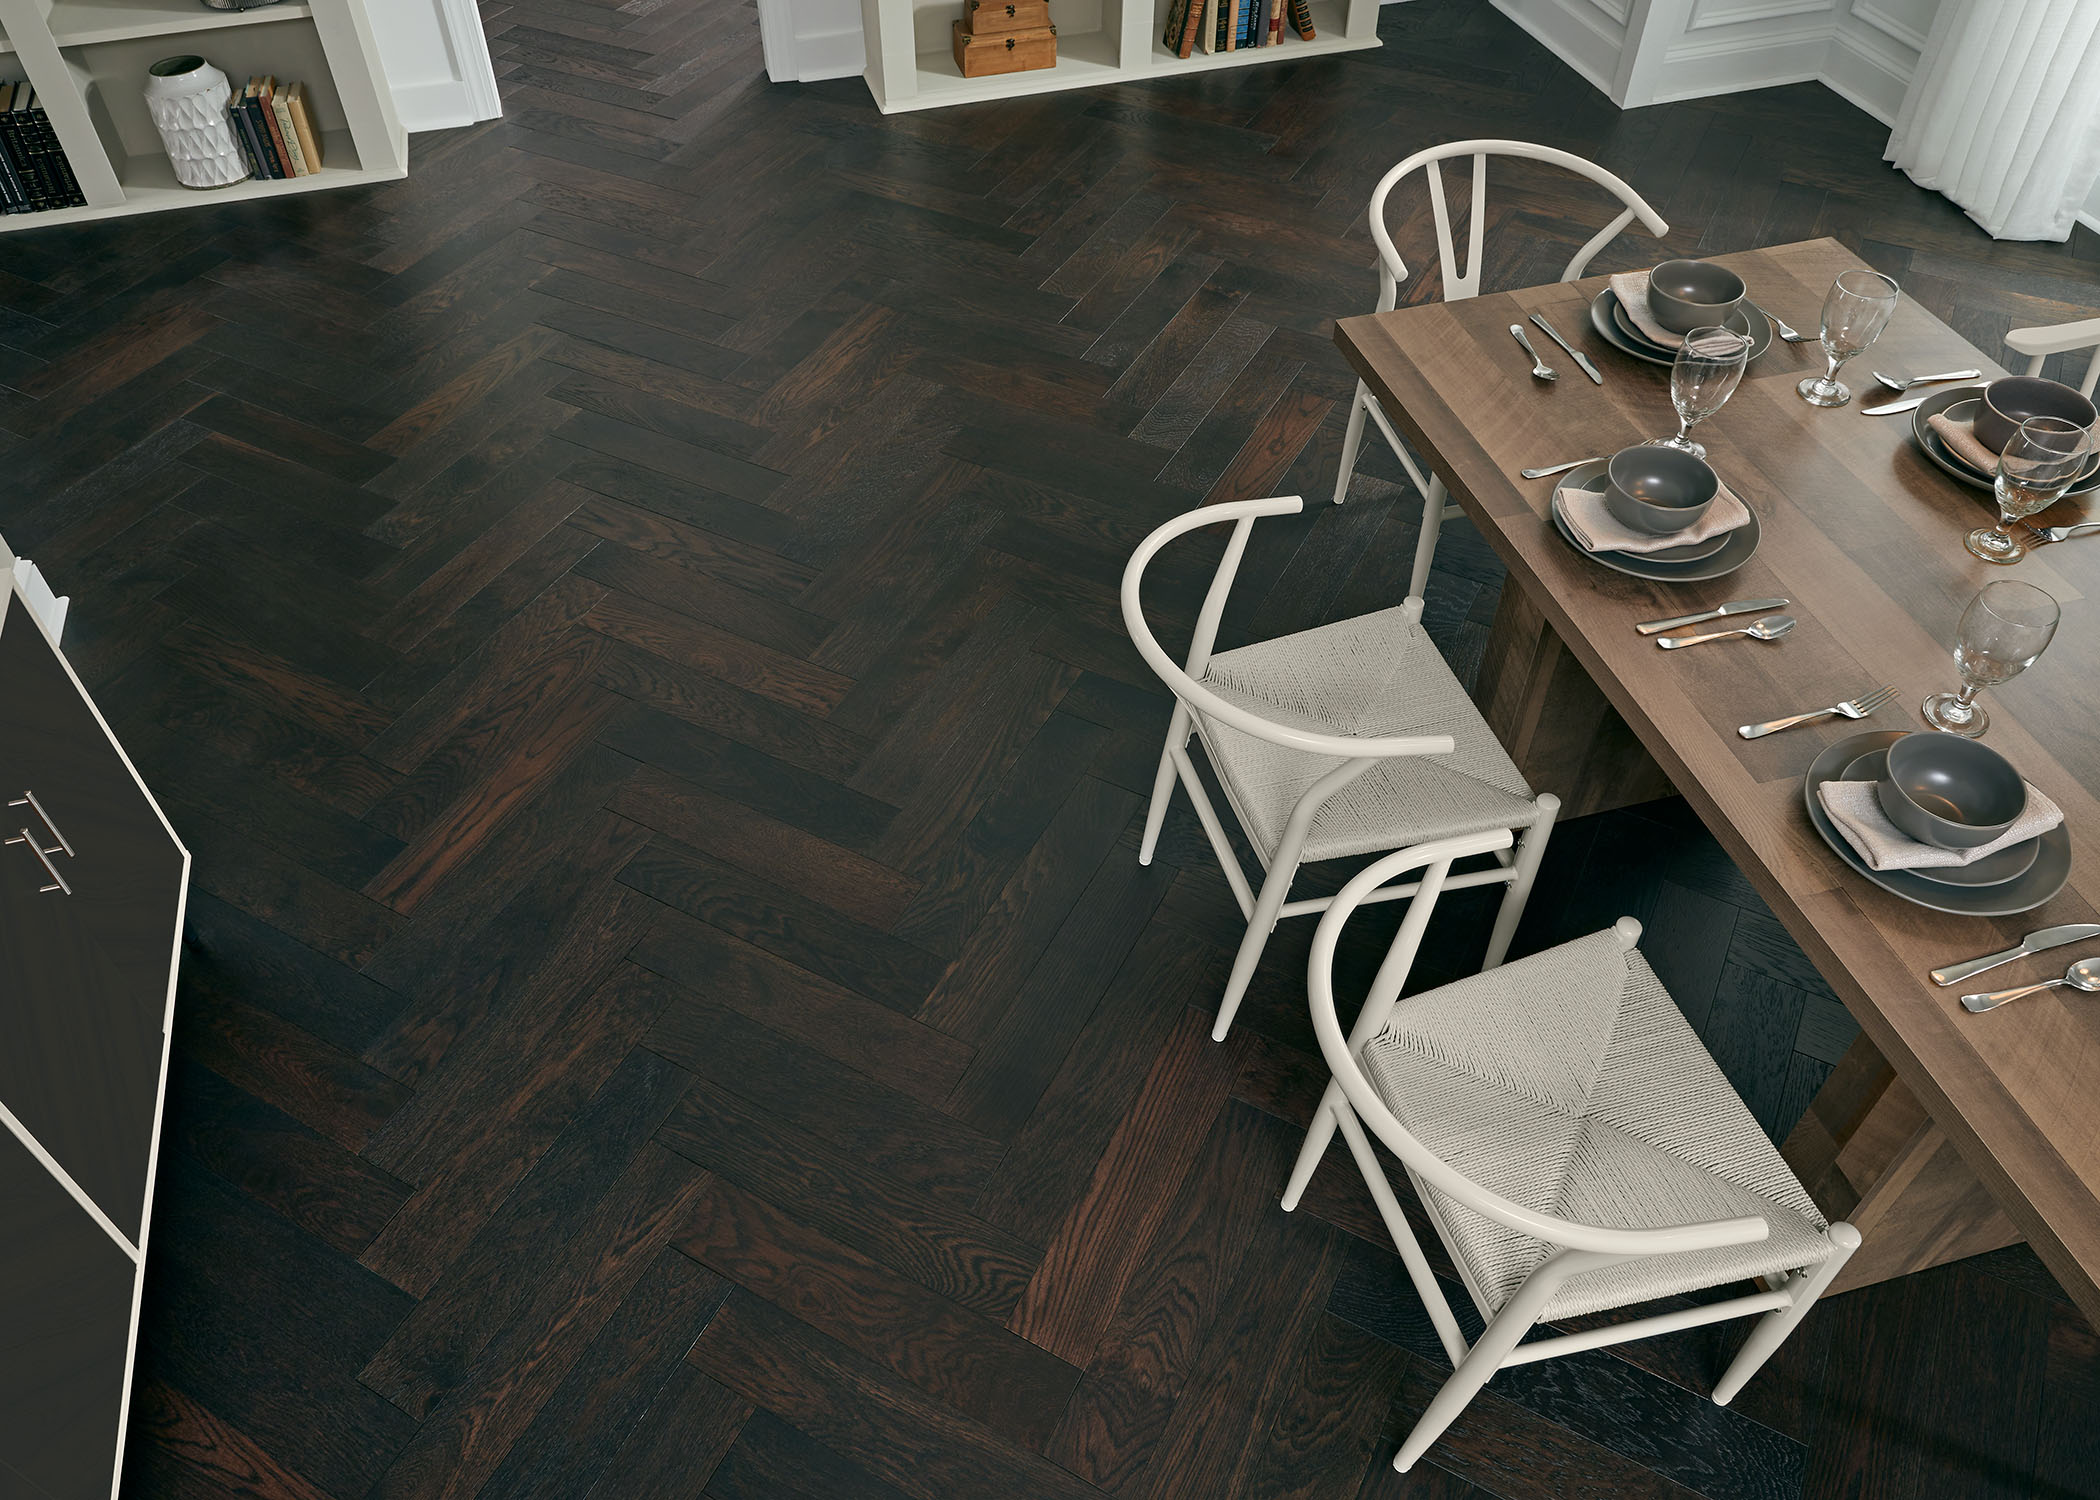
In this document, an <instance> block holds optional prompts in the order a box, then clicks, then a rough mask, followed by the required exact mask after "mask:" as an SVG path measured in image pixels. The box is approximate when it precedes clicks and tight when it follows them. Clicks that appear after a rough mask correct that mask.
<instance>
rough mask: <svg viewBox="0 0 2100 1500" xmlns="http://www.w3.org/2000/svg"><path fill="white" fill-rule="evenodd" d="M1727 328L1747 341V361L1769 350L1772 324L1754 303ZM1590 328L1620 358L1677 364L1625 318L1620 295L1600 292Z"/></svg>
mask: <svg viewBox="0 0 2100 1500" xmlns="http://www.w3.org/2000/svg"><path fill="white" fill-rule="evenodd" d="M1728 326H1729V327H1730V328H1731V329H1733V330H1734V331H1735V332H1737V333H1740V334H1742V335H1743V336H1744V337H1745V338H1747V339H1749V340H1750V357H1751V358H1752V359H1756V358H1757V357H1758V356H1759V355H1760V354H1762V353H1764V352H1765V351H1766V350H1767V349H1769V348H1771V347H1772V320H1771V319H1770V318H1768V317H1766V316H1765V315H1764V312H1763V310H1762V309H1760V308H1759V307H1758V305H1757V304H1756V303H1754V302H1745V303H1744V304H1743V305H1742V306H1741V307H1739V308H1737V309H1736V311H1735V316H1734V317H1732V318H1730V319H1729V320H1728ZM1590 327H1592V328H1594V329H1596V330H1597V336H1598V337H1599V338H1601V339H1603V340H1604V342H1605V343H1607V344H1609V345H1611V346H1612V347H1613V348H1614V349H1616V350H1618V351H1619V352H1620V353H1621V354H1630V355H1632V356H1633V357H1634V358H1635V359H1640V360H1646V361H1647V362H1648V363H1649V364H1651V365H1670V364H1675V363H1676V362H1677V351H1676V350H1675V349H1666V348H1664V347H1663V346H1662V345H1661V344H1658V343H1656V342H1655V341H1654V340H1653V339H1651V338H1649V337H1648V336H1647V335H1646V334H1644V333H1642V332H1641V331H1640V330H1639V329H1638V328H1636V327H1634V325H1633V320H1632V319H1631V318H1629V317H1627V316H1626V312H1625V309H1623V308H1621V307H1620V306H1619V294H1618V293H1617V292H1614V291H1613V290H1612V289H1611V288H1610V287H1606V288H1605V289H1604V290H1603V291H1601V292H1599V293H1598V294H1597V295H1596V297H1595V299H1594V300H1592V301H1591V303H1590Z"/></svg>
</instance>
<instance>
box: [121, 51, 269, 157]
mask: <svg viewBox="0 0 2100 1500" xmlns="http://www.w3.org/2000/svg"><path fill="white" fill-rule="evenodd" d="M232 98H233V88H232V86H231V85H230V84H228V83H227V82H226V75H225V74H224V73H221V72H220V71H219V70H218V69H217V68H215V67H213V66H212V65H211V64H210V63H208V62H206V61H205V60H204V59H203V58H201V57H164V58H162V59H161V60H160V61H159V62H157V63H155V64H154V65H153V66H152V67H151V68H149V69H148V70H147V72H146V113H148V114H149V115H151V116H152V117H153V128H154V129H156V130H158V131H159V132H160V143H161V145H162V146H163V147H164V148H165V149H166V151H167V153H168V160H169V161H170V162H171V163H173V165H174V167H175V180H176V181H177V182H179V183H181V184H182V185H183V186H184V187H193V188H215V187H225V186H226V185H227V184H228V183H230V182H239V181H241V180H242V179H243V178H245V177H246V176H247V175H248V158H247V156H246V154H245V153H243V152H242V150H241V145H240V142H239V141H237V140H235V139H234V135H233V122H232V121H231V120H230V119H228V118H227V115H226V106H227V103H228V101H229V100H231V99H232Z"/></svg>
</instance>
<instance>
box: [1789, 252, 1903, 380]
mask: <svg viewBox="0 0 2100 1500" xmlns="http://www.w3.org/2000/svg"><path fill="white" fill-rule="evenodd" d="M1897 295H1898V293H1897V291H1896V283H1895V282H1893V281H1891V280H1889V278H1888V277H1886V276H1884V275H1882V274H1881V273H1880V272H1879V271H1841V272H1839V273H1838V279H1837V280H1835V281H1833V282H1831V283H1830V295H1829V296H1827V297H1825V298H1824V299H1823V352H1824V354H1826V355H1827V356H1829V358H1830V368H1829V369H1828V370H1826V371H1824V372H1823V373H1822V374H1821V375H1811V376H1809V377H1808V379H1806V380H1804V381H1802V382H1801V383H1800V384H1799V385H1797V386H1795V387H1794V389H1795V390H1797V391H1799V392H1800V393H1801V399H1802V400H1804V401H1806V402H1807V403H1808V404H1809V405H1810V406H1843V405H1844V404H1845V403H1846V402H1847V401H1850V400H1851V399H1852V392H1851V390H1850V389H1849V388H1848V387H1846V386H1843V385H1840V384H1839V383H1838V378H1837V373H1838V371H1839V369H1841V368H1842V367H1843V366H1844V363H1845V361H1846V360H1848V359H1851V358H1853V357H1854V356H1856V355H1860V354H1864V353H1866V352H1867V346H1868V345H1870V344H1872V343H1873V342H1874V340H1876V339H1878V338H1880V337H1881V330H1882V329H1884V328H1886V327H1887V326H1888V321H1889V315H1890V314H1891V313H1893V312H1894V311H1895V310H1896V297H1897Z"/></svg>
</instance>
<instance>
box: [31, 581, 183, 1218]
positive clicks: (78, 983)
mask: <svg viewBox="0 0 2100 1500" xmlns="http://www.w3.org/2000/svg"><path fill="white" fill-rule="evenodd" d="M31 792H33V793H34V794H35V797H36V801H37V802H38V803H39V804H40V805H41V806H42V808H43V810H44V811H45V812H46V813H48V814H49V816H50V825H51V827H55V828H56V830H57V832H58V834H60V835H62V836H63V838H64V840H65V843H66V844H68V845H70V846H71V853H67V852H66V851H65V850H64V849H62V848H57V844H58V840H57V839H56V838H54V837H52V835H51V828H50V827H47V826H46V824H45V820H44V819H43V818H42V817H39V816H38V815H37V812H36V809H34V808H32V807H28V806H8V805H7V804H8V803H10V802H13V801H14V800H16V799H19V798H22V797H24V795H25V794H26V793H31ZM25 830H26V835H27V839H28V840H33V841H35V845H36V847H35V848H32V847H31V845H30V843H29V842H26V841H25V842H16V843H13V844H0V1104H4V1105H6V1107H7V1108H8V1109H9V1110H10V1111H11V1112H12V1113H13V1115H14V1116H15V1118H16V1119H17V1120H19V1121H20V1122H21V1124H22V1125H23V1127H24V1128H26V1129H27V1130H28V1131H29V1133H30V1134H31V1135H33V1136H34V1137H35V1138H36V1140H37V1142H38V1143H39V1144H40V1145H42V1146H43V1148H44V1149H45V1150H46V1151H48V1152H49V1153H50V1154H51V1156H52V1157H53V1158H54V1159H55V1160H56V1161H57V1162H58V1164H59V1165H60V1167H62V1168H63V1169H64V1170H65V1171H66V1173H67V1174H68V1175H69V1176H71V1177H72V1179H73V1180H74V1181H75V1182H76V1183H78V1184H79V1186H80V1188H81V1190H82V1191H83V1192H85V1193H86V1194H87V1196H88V1197H89V1198H91V1199H92V1200H93V1201H94V1202H95V1204H96V1206H97V1207H98V1208H100V1209H101V1211H102V1212H103V1213H104V1214H106V1215H108V1217H109V1219H110V1220H111V1222H113V1223H114V1224H115V1225H116V1226H117V1228H118V1229H119V1230H121V1231H122V1232H123V1234H124V1235H125V1237H126V1238H128V1239H129V1240H131V1242H132V1243H133V1244H136V1243H137V1242H138V1238H139V1232H140V1221H141V1218H142V1216H143V1211H144V1202H145V1195H146V1166H147V1162H148V1160H149V1158H150V1155H151V1147H152V1136H153V1115H154V1106H155V1102H156V1100H157V1098H158V1094H159V1075H160V1058H161V1030H162V1025H163V1022H164V1020H165V1016H166V1011H167V998H168V971H169V966H170V964H171V963H172V962H173V960H174V951H175V942H176V931H175V922H176V912H177V910H178V906H179V902H180V896H181V890H182V881H183V855H182V851H181V848H180V846H179V845H177V844H176V843H175V841H174V839H173V838H172V837H171V836H170V835H169V833H168V830H167V828H166V826H165V825H163V824H162V822H161V821H160V818H159V815H158V814H157V813H156V812H155V811H154V808H153V805H152V803H151V802H150V801H149V800H148V799H147V797H146V794H145V792H144V791H143V790H141V788H140V786H139V784H138V781H137V780H136V779H135V778H134V777H133V776H132V774H131V771H130V769H129V768H128V767H127V766H126V765H125V763H124V760H123V757H122V756H121V755H120V754H119V753H118V751H117V748H116V746H115V745H114V744H113V743H112V742H111V740H110V738H109V736H108V734H107V733H106V732H105V731H104V730H103V728H102V725H101V722H100V721H99V720H98V719H97V717H96V716H95V713H94V711H93V710H92V708H90V706H89V704H88V702H87V700H86V699H85V698H84V697H83V696H82V695H81V693H80V690H79V688H78V687H76V686H75V685H74V682H73V679H72V677H71V675H70V674H69V673H68V672H67V671H66V668H65V664H64V663H63V662H62V661H61V660H60V659H59V656H58V653H57V652H56V651H55V650H54V649H53V648H52V646H51V643H50V641H49V640H47V639H46V638H45V636H44V634H43V632H42V630H40V629H39V628H38V627H37V624H36V622H35V621H34V620H33V619H32V618H31V617H30V616H29V613H28V611H27V610H26V609H24V608H23V607H21V605H20V604H19V602H17V603H15V605H14V607H13V608H11V609H9V610H8V611H7V612H6V614H5V615H4V616H0V837H4V838H14V839H18V840H21V839H23V837H24V831H25ZM39 849H55V850H56V852H53V853H49V854H46V855H45V856H44V857H43V858H42V859H40V858H39V857H38V850H39ZM44 859H48V860H49V861H50V864H51V866H52V867H53V868H55V869H56V870H57V871H58V873H59V874H60V875H62V876H63V878H64V880H65V883H66V885H67V886H69V887H70V894H68V893H67V892H64V891H46V890H43V889H40V888H41V887H44V886H47V885H50V884H51V883H52V877H51V876H50V874H49V873H48V872H47V870H46V868H45V864H44Z"/></svg>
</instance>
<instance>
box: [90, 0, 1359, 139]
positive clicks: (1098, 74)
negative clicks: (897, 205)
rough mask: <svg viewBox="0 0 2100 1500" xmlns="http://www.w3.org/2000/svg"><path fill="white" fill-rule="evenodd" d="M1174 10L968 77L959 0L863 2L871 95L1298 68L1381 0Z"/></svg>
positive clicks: (1092, 17) (936, 94)
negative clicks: (1042, 61)
mask: <svg viewBox="0 0 2100 1500" xmlns="http://www.w3.org/2000/svg"><path fill="white" fill-rule="evenodd" d="M97 3H101V4H108V3H111V0H97ZM1170 4H1171V0H1050V19H1051V21H1052V22H1053V23H1054V24H1055V25H1056V27H1057V66H1055V67H1053V68H1037V69H1034V70H1032V71H1029V72H1025V73H999V74H994V75H992V76H990V77H985V78H965V77H963V76H962V72H961V70H960V69H958V68H957V67H956V66H955V59H954V57H953V55H952V54H951V53H950V50H949V45H948V24H949V22H951V21H953V20H955V19H957V18H958V17H960V16H961V15H962V5H961V3H960V0H861V23H862V29H863V31H864V32H865V34H866V37H867V48H868V66H867V72H866V75H865V76H866V78H867V81H868V90H869V92H870V93H872V94H873V95H874V96H875V103H876V105H877V106H878V107H879V108H880V109H881V110H882V112H883V113H884V114H895V113H898V112H900V111H903V110H912V109H935V108H938V107H940V106H942V105H947V104H967V103H972V102H975V101H979V100H985V99H1009V98H1014V97H1016V96H1018V95H1023V94H1046V93H1051V92H1054V91H1056V90H1058V89H1081V88H1093V87H1096V86H1098V85H1100V84H1105V83H1133V82H1138V81H1141V80H1144V79H1148V78H1171V77H1174V76H1175V75H1177V74H1181V73H1200V72H1205V71H1207V70H1209V69H1212V68H1235V67H1248V66H1253V65H1256V64H1260V63H1281V62H1292V61H1295V60H1298V59H1301V58H1307V57H1318V56H1320V55H1322V54H1323V53H1328V52H1353V51H1356V50H1357V49H1359V48H1364V47H1375V46H1377V45H1378V0H1313V7H1312V11H1313V29H1314V30H1315V31H1316V32H1317V33H1318V35H1317V36H1315V37H1314V39H1313V40H1312V41H1309V42H1308V41H1301V40H1299V38H1298V36H1297V34H1296V33H1295V32H1294V31H1292V30H1291V29H1290V27H1289V26H1286V27H1285V28H1284V39H1283V41H1282V42H1280V43H1279V44H1278V45H1276V46H1274V47H1248V48H1242V49H1240V50H1238V51H1233V52H1205V51H1203V50H1201V49H1200V48H1198V49H1197V50H1196V51H1195V52H1194V53H1192V54H1191V55H1190V56H1188V57H1177V56H1176V55H1175V52H1174V49H1173V48H1171V47H1168V46H1166V45H1165V44H1164V43H1163V41H1162V38H1163V37H1164V35H1165V33H1166V27H1167V11H1168V8H1169V6H1170Z"/></svg>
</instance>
